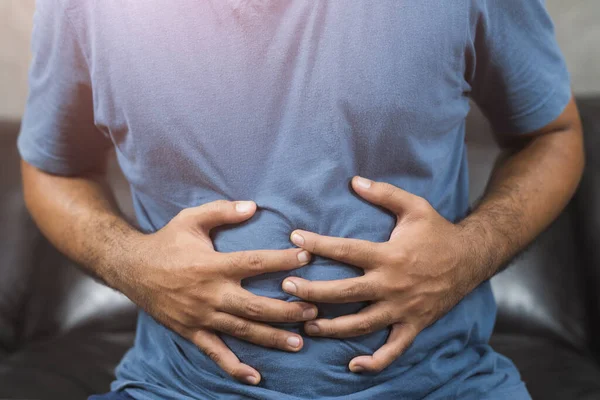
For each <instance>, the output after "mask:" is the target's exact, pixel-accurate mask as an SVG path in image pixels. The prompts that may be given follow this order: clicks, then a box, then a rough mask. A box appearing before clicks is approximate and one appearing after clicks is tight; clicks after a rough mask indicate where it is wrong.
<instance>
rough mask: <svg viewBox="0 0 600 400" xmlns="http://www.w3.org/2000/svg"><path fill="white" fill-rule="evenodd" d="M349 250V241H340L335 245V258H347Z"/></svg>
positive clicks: (350, 248)
mask: <svg viewBox="0 0 600 400" xmlns="http://www.w3.org/2000/svg"><path fill="white" fill-rule="evenodd" d="M351 251H352V246H351V245H350V243H340V244H339V245H338V246H337V247H336V249H335V251H334V255H335V257H336V258H347V257H348V256H349V255H350V252H351Z"/></svg>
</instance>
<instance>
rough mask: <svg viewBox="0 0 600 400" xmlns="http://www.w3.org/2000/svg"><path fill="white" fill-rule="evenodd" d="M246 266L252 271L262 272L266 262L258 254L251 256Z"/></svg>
mask: <svg viewBox="0 0 600 400" xmlns="http://www.w3.org/2000/svg"><path fill="white" fill-rule="evenodd" d="M246 264H247V266H248V268H249V269H250V270H251V271H262V270H264V268H265V260H264V259H263V258H262V257H261V256H259V255H258V254H249V255H248V258H247V259H246Z"/></svg>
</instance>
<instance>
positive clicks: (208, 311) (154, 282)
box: [120, 200, 317, 385]
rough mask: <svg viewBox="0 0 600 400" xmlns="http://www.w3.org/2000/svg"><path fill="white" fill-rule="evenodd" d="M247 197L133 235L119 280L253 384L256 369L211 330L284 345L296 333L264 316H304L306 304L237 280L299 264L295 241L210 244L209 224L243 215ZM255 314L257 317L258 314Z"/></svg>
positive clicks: (309, 311) (312, 310)
mask: <svg viewBox="0 0 600 400" xmlns="http://www.w3.org/2000/svg"><path fill="white" fill-rule="evenodd" d="M255 212H256V204H255V203H254V202H246V201H244V202H230V201H225V200H219V201H214V202H211V203H208V204H204V205H202V206H200V207H195V208H189V209H185V210H183V211H181V212H180V213H179V214H178V215H177V216H176V217H175V218H173V219H172V220H171V221H170V222H169V223H168V224H167V225H166V226H165V227H164V228H162V229H160V230H159V231H157V232H156V233H152V234H149V235H144V236H141V237H140V238H139V239H138V240H136V242H135V244H134V248H133V249H131V251H132V252H133V254H134V255H135V256H134V257H133V260H136V261H135V265H131V267H132V268H133V271H134V272H135V273H132V274H130V275H131V276H136V277H137V278H136V279H135V282H131V283H130V284H128V285H127V286H128V287H127V288H120V289H121V290H122V291H123V292H124V293H125V294H126V295H127V296H129V297H130V298H131V299H132V300H133V301H134V302H135V303H136V304H137V305H139V306H140V307H141V308H143V309H144V310H145V311H146V312H147V313H148V314H150V315H151V316H153V317H154V318H155V319H156V320H157V321H159V322H160V323H162V324H164V325H165V326H167V327H168V328H170V329H172V330H173V331H175V332H176V333H178V334H179V335H181V336H182V337H184V338H186V339H188V340H189V341H191V342H192V343H194V344H195V345H196V346H198V348H200V350H202V351H203V352H204V353H205V354H206V355H208V356H209V357H210V358H211V359H212V360H213V361H214V362H215V363H217V364H218V365H219V366H220V367H221V368H222V369H223V370H225V371H226V372H227V373H228V374H230V375H231V376H233V377H234V378H236V379H238V380H240V381H242V382H244V383H248V384H254V385H255V384H258V382H260V374H259V372H258V371H256V370H255V369H254V368H252V367H250V366H249V365H247V364H243V363H242V362H240V360H239V359H238V358H237V357H236V355H235V354H233V352H232V351H231V350H230V349H229V348H228V347H227V346H226V345H225V343H224V342H223V341H222V340H221V338H220V337H219V336H218V333H225V334H228V335H231V336H235V337H237V338H240V339H243V340H246V341H248V342H252V343H255V344H257V345H260V346H264V347H272V348H277V349H281V350H285V351H298V350H300V349H301V348H302V345H303V341H302V337H301V336H299V335H296V334H293V333H291V332H288V331H285V330H281V329H275V328H273V327H272V326H270V325H268V324H266V323H265V322H304V321H308V320H311V319H314V318H315V317H316V316H317V309H316V307H315V306H314V305H312V304H309V303H303V302H291V303H290V302H285V301H282V300H275V299H270V298H267V297H261V296H256V295H254V294H252V293H250V292H249V291H247V290H245V289H243V288H242V287H241V280H242V279H244V278H247V277H251V276H255V275H259V274H264V273H267V272H274V271H287V270H292V269H295V268H298V267H301V266H303V265H306V264H307V263H308V261H309V259H310V255H309V253H308V252H306V251H303V250H301V249H297V248H290V249H287V250H257V251H242V252H233V253H219V252H217V251H215V249H214V247H213V244H212V240H211V239H210V236H209V233H210V230H211V229H213V228H215V227H217V226H220V225H225V224H235V223H240V222H243V221H245V220H247V219H249V218H250V217H252V215H254V213H255ZM259 321H260V322H259Z"/></svg>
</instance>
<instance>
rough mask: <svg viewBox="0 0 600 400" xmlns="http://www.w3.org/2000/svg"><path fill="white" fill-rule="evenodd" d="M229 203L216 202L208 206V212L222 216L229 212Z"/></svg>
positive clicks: (223, 201)
mask: <svg viewBox="0 0 600 400" xmlns="http://www.w3.org/2000/svg"><path fill="white" fill-rule="evenodd" d="M227 206H228V202H227V201H225V200H216V201H213V202H211V203H209V204H208V206H207V209H208V210H207V211H208V212H209V213H211V214H222V213H224V212H225V211H226V210H227Z"/></svg>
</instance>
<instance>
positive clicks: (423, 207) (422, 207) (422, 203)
mask: <svg viewBox="0 0 600 400" xmlns="http://www.w3.org/2000/svg"><path fill="white" fill-rule="evenodd" d="M430 210H431V204H429V201H427V199H425V198H424V197H416V198H415V199H414V211H415V212H416V213H417V214H418V215H419V216H424V215H427V213H428V212H429V211H430Z"/></svg>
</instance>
